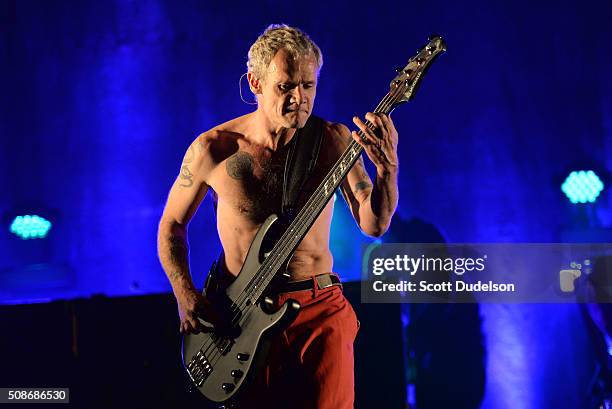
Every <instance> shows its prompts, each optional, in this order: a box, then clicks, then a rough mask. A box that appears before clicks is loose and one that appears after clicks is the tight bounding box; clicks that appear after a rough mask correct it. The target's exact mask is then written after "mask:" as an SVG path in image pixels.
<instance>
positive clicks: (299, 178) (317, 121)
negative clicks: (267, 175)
mask: <svg viewBox="0 0 612 409" xmlns="http://www.w3.org/2000/svg"><path fill="white" fill-rule="evenodd" d="M322 139H323V119H321V118H319V117H317V116H314V115H311V116H310V118H308V121H306V124H305V125H304V127H303V128H301V129H299V130H298V131H297V132H296V133H295V135H293V138H292V139H291V142H289V143H290V144H291V145H290V146H289V152H287V160H286V161H285V173H284V176H283V199H282V200H283V201H282V206H281V212H282V214H281V217H282V218H283V219H284V220H285V221H286V222H291V220H293V218H294V217H295V206H296V205H297V202H298V199H299V198H300V194H301V193H302V188H303V187H304V184H305V183H306V180H308V178H309V177H310V176H311V175H312V171H313V170H314V168H315V166H316V163H317V158H318V157H319V150H320V148H321V140H322ZM223 257H224V254H223V252H221V254H220V255H219V258H218V259H217V260H215V262H214V263H213V265H212V267H211V269H210V271H209V274H208V277H207V278H206V282H205V284H204V292H205V293H206V294H209V295H210V296H213V295H214V294H215V293H216V292H217V291H218V289H219V285H220V284H221V283H220V282H219V279H218V274H219V273H220V269H221V264H222V263H223V261H222V260H223Z"/></svg>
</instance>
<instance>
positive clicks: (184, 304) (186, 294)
mask: <svg viewBox="0 0 612 409" xmlns="http://www.w3.org/2000/svg"><path fill="white" fill-rule="evenodd" d="M176 301H177V303H178V310H179V318H180V320H181V323H180V327H179V331H180V332H181V334H189V333H191V334H197V333H199V332H200V331H206V330H207V328H206V326H205V325H204V324H202V322H201V321H200V320H199V319H198V318H201V319H203V320H204V321H207V322H210V323H211V324H212V325H216V324H218V323H219V322H220V317H219V315H218V313H217V312H216V311H215V309H214V308H213V306H212V304H211V303H210V301H208V300H207V299H206V297H204V296H203V295H202V294H200V293H199V292H198V291H197V290H185V291H183V292H182V293H181V294H180V295H176ZM208 330H210V328H208Z"/></svg>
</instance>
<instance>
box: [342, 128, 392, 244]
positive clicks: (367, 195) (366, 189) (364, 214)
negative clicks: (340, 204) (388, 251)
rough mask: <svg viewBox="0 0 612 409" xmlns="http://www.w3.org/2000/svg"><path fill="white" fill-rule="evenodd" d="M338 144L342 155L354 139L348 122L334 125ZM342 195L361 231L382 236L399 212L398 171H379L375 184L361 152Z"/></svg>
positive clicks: (374, 235)
mask: <svg viewBox="0 0 612 409" xmlns="http://www.w3.org/2000/svg"><path fill="white" fill-rule="evenodd" d="M331 130H332V132H331V133H332V134H333V136H334V138H333V139H334V140H335V143H334V147H335V150H336V151H337V154H338V155H340V154H341V153H342V152H344V149H346V147H347V146H348V144H349V143H350V141H351V134H350V132H349V130H348V128H347V127H346V126H344V125H340V124H337V125H333V126H332V127H331ZM340 189H341V191H342V195H343V196H344V199H345V200H346V202H347V203H348V205H349V208H350V209H351V213H352V214H353V217H354V219H355V221H356V222H357V224H358V225H359V228H360V229H361V231H363V232H364V233H365V234H367V235H368V236H373V237H380V236H382V235H383V234H384V233H385V232H386V231H387V229H388V228H389V225H390V224H391V218H392V217H393V214H394V213H395V209H396V208H397V202H398V188H397V171H394V172H393V171H391V172H387V171H378V169H377V174H376V179H375V180H374V184H372V180H371V179H370V176H369V175H368V173H367V172H366V170H365V166H364V162H363V156H361V157H360V158H359V159H358V160H357V162H356V163H355V165H354V166H353V168H352V169H351V170H350V171H349V173H348V175H347V176H346V178H345V179H344V181H343V182H342V184H341V185H340Z"/></svg>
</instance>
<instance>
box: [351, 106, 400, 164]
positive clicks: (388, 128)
mask: <svg viewBox="0 0 612 409" xmlns="http://www.w3.org/2000/svg"><path fill="white" fill-rule="evenodd" d="M365 119H367V120H368V121H369V122H370V124H369V125H370V126H367V125H366V124H365V122H364V121H362V120H361V119H360V118H358V117H356V116H355V117H353V122H354V123H355V125H357V127H358V128H359V129H360V130H361V131H362V132H363V135H364V136H363V139H362V138H361V137H360V136H359V134H358V133H357V131H353V132H351V136H352V137H353V139H355V141H357V143H359V144H360V145H361V146H363V148H364V150H365V152H366V154H367V155H368V158H370V160H371V161H372V163H374V165H375V166H376V172H377V174H378V175H379V176H383V175H388V174H397V170H398V160H397V140H398V135H397V130H396V129H395V125H393V121H392V120H391V117H390V116H388V115H385V114H374V113H372V112H368V113H367V114H366V115H365Z"/></svg>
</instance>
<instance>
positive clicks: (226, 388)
mask: <svg viewBox="0 0 612 409" xmlns="http://www.w3.org/2000/svg"><path fill="white" fill-rule="evenodd" d="M221 389H223V390H224V391H225V392H231V391H233V390H234V384H233V383H224V384H223V385H221Z"/></svg>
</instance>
